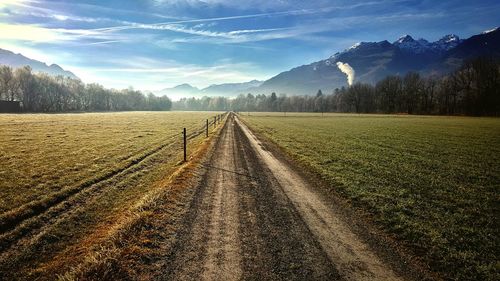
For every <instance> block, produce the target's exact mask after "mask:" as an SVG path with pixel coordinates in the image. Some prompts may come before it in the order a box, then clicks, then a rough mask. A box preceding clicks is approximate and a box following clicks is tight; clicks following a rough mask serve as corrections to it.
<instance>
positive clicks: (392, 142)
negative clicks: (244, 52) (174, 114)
mask: <svg viewBox="0 0 500 281" xmlns="http://www.w3.org/2000/svg"><path fill="white" fill-rule="evenodd" d="M241 117H242V118H243V119H244V120H245V121H246V122H247V123H248V124H249V125H250V126H251V127H252V128H253V129H255V130H256V131H257V132H259V133H260V134H262V135H263V136H265V137H267V138H268V139H270V140H271V141H273V142H274V143H276V144H278V145H279V146H280V147H282V148H283V150H284V151H286V152H287V153H288V154H290V155H291V156H292V157H293V158H294V159H296V160H297V161H298V162H299V163H300V164H302V165H304V166H306V167H308V168H309V169H311V170H312V171H314V172H316V173H318V174H319V175H320V176H321V177H322V178H323V179H324V180H325V181H326V182H328V183H329V185H330V186H331V188H332V192H335V193H337V194H340V195H341V196H343V197H345V198H348V199H349V200H351V202H352V204H354V205H356V206H359V207H361V208H363V209H365V210H367V211H369V212H370V213H371V214H373V218H374V220H375V221H376V222H377V223H378V224H379V225H381V226H382V227H383V228H384V229H385V230H386V231H387V232H389V233H390V234H391V235H394V236H396V237H397V238H399V239H400V240H401V241H403V242H404V244H406V245H407V246H409V248H410V249H413V251H415V253H416V254H417V255H419V256H421V257H422V259H423V261H424V262H425V263H427V264H428V265H429V266H430V268H431V270H433V271H437V272H440V273H442V274H443V275H444V276H446V277H447V278H451V279H458V280H498V277H499V276H500V262H499V255H498V253H500V245H499V242H500V241H499V236H498V230H499V229H500V228H499V222H498V218H499V214H500V212H499V211H500V208H499V206H500V119H498V118H466V117H426V116H384V115H349V114H343V115H341V114H325V115H324V117H322V116H321V114H297V113H295V114H287V117H284V116H283V113H280V114H277V113H276V114H273V113H250V115H249V116H248V115H247V113H242V114H241Z"/></svg>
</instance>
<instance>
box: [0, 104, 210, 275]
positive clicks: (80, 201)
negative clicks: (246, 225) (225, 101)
mask: <svg viewBox="0 0 500 281" xmlns="http://www.w3.org/2000/svg"><path fill="white" fill-rule="evenodd" d="M215 114H217V113H214V112H129V113H89V114H21V115H8V114H4V115H0V132H1V133H0V143H1V146H0V165H1V166H0V272H3V273H5V272H9V273H11V274H14V275H13V276H10V277H11V278H14V279H18V278H21V279H32V278H34V279H36V276H37V274H43V270H44V269H43V264H44V263H45V262H48V261H49V260H51V259H52V258H54V257H56V256H60V258H61V259H64V258H66V259H68V258H69V259H73V258H75V255H74V254H73V253H71V252H68V251H67V250H66V253H65V252H64V251H65V249H70V248H71V246H72V245H73V246H74V247H76V248H79V247H80V248H81V247H83V248H85V247H87V246H88V245H85V244H82V241H84V240H85V239H88V237H91V236H92V235H97V236H98V233H99V231H102V230H105V229H106V228H109V225H111V224H112V223H113V221H114V220H115V219H116V218H117V217H119V216H122V215H123V214H124V212H125V210H127V209H128V208H130V206H131V205H133V204H134V202H136V201H138V200H140V199H141V198H142V197H143V196H144V195H145V194H146V193H147V192H149V191H151V190H153V189H155V188H157V186H156V185H157V183H158V182H159V181H161V180H162V179H164V178H166V177H168V176H169V174H171V173H172V172H173V171H174V170H175V169H176V168H177V167H178V166H179V165H178V164H179V163H180V161H181V160H182V134H181V133H182V128H183V127H186V128H187V133H188V136H192V135H193V134H194V133H196V132H198V134H199V135H200V136H199V137H194V136H192V137H193V138H192V139H190V140H189V143H188V154H190V153H191V152H192V151H194V150H195V148H196V147H197V146H198V145H199V144H201V143H202V142H203V140H204V136H205V131H204V126H205V124H206V123H205V122H206V121H205V120H206V119H209V120H213V116H214V115H215ZM213 129H214V127H213V125H211V127H210V131H212V130H213ZM99 229H101V230H99ZM83 248H81V249H83ZM74 249H75V248H73V250H74ZM63 264H70V262H69V260H64V262H63ZM37 265H40V267H38V268H37ZM37 272H38V273H37ZM31 274H33V275H31ZM0 279H2V277H1V276H0Z"/></svg>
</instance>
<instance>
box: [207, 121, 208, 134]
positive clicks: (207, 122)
mask: <svg viewBox="0 0 500 281" xmlns="http://www.w3.org/2000/svg"><path fill="white" fill-rule="evenodd" d="M207 138H208V119H207Z"/></svg>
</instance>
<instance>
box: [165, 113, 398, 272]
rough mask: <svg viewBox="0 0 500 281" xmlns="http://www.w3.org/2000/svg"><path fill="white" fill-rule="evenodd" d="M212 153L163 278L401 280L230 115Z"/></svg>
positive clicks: (308, 187)
mask: <svg viewBox="0 0 500 281" xmlns="http://www.w3.org/2000/svg"><path fill="white" fill-rule="evenodd" d="M214 151H215V152H214V155H213V156H212V159H211V161H210V162H209V164H207V168H208V173H207V174H206V175H205V177H204V180H203V181H202V182H201V184H200V185H199V187H198V188H199V191H198V192H197V195H196V196H195V198H194V203H193V205H192V207H191V208H190V210H189V212H188V214H187V219H186V225H185V227H184V228H183V230H182V231H181V233H179V234H178V236H177V237H178V239H179V240H178V242H177V246H176V247H175V251H173V254H172V256H171V257H170V259H169V261H168V264H167V265H166V266H165V267H164V276H163V278H165V279H169V280H215V279H217V280H240V279H243V280H282V279H286V280H401V279H402V278H401V277H400V276H398V275H397V274H396V273H395V271H394V270H392V269H391V267H390V266H388V265H387V264H386V263H384V262H382V260H381V259H380V258H379V257H377V255H376V254H375V252H374V251H373V250H372V249H371V248H370V247H369V246H368V245H367V244H366V243H364V242H363V240H362V239H360V238H359V237H358V236H357V235H355V234H354V232H353V231H351V229H350V227H349V225H348V224H347V223H346V222H345V221H344V220H342V219H341V218H340V216H339V214H337V213H336V212H335V210H334V209H333V208H331V203H329V202H328V200H326V199H324V198H322V196H321V195H319V194H318V193H316V192H315V191H314V188H313V187H312V186H310V185H309V184H308V182H307V181H306V180H305V179H304V178H302V177H301V176H300V175H299V174H298V173H296V172H294V170H293V169H292V168H291V167H289V165H288V164H286V163H285V162H284V161H281V160H279V159H278V158H276V157H274V156H273V154H272V153H271V152H269V151H267V150H266V149H265V147H264V145H262V143H260V142H259V140H258V139H257V138H256V137H255V135H254V134H253V133H252V132H251V131H250V130H249V129H248V128H247V127H246V126H245V125H244V124H243V123H242V122H241V121H239V120H238V119H237V117H236V116H235V115H230V116H229V117H228V121H227V124H226V126H225V128H224V129H223V131H222V133H221V135H220V138H219V140H218V143H217V144H216V147H215V150H214ZM163 278H162V279H163Z"/></svg>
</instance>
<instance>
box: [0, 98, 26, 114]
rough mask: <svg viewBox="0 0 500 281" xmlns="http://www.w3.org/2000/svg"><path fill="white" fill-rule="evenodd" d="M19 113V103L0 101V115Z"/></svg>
mask: <svg viewBox="0 0 500 281" xmlns="http://www.w3.org/2000/svg"><path fill="white" fill-rule="evenodd" d="M17 112H21V102H20V101H6V100H0V113H17Z"/></svg>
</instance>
